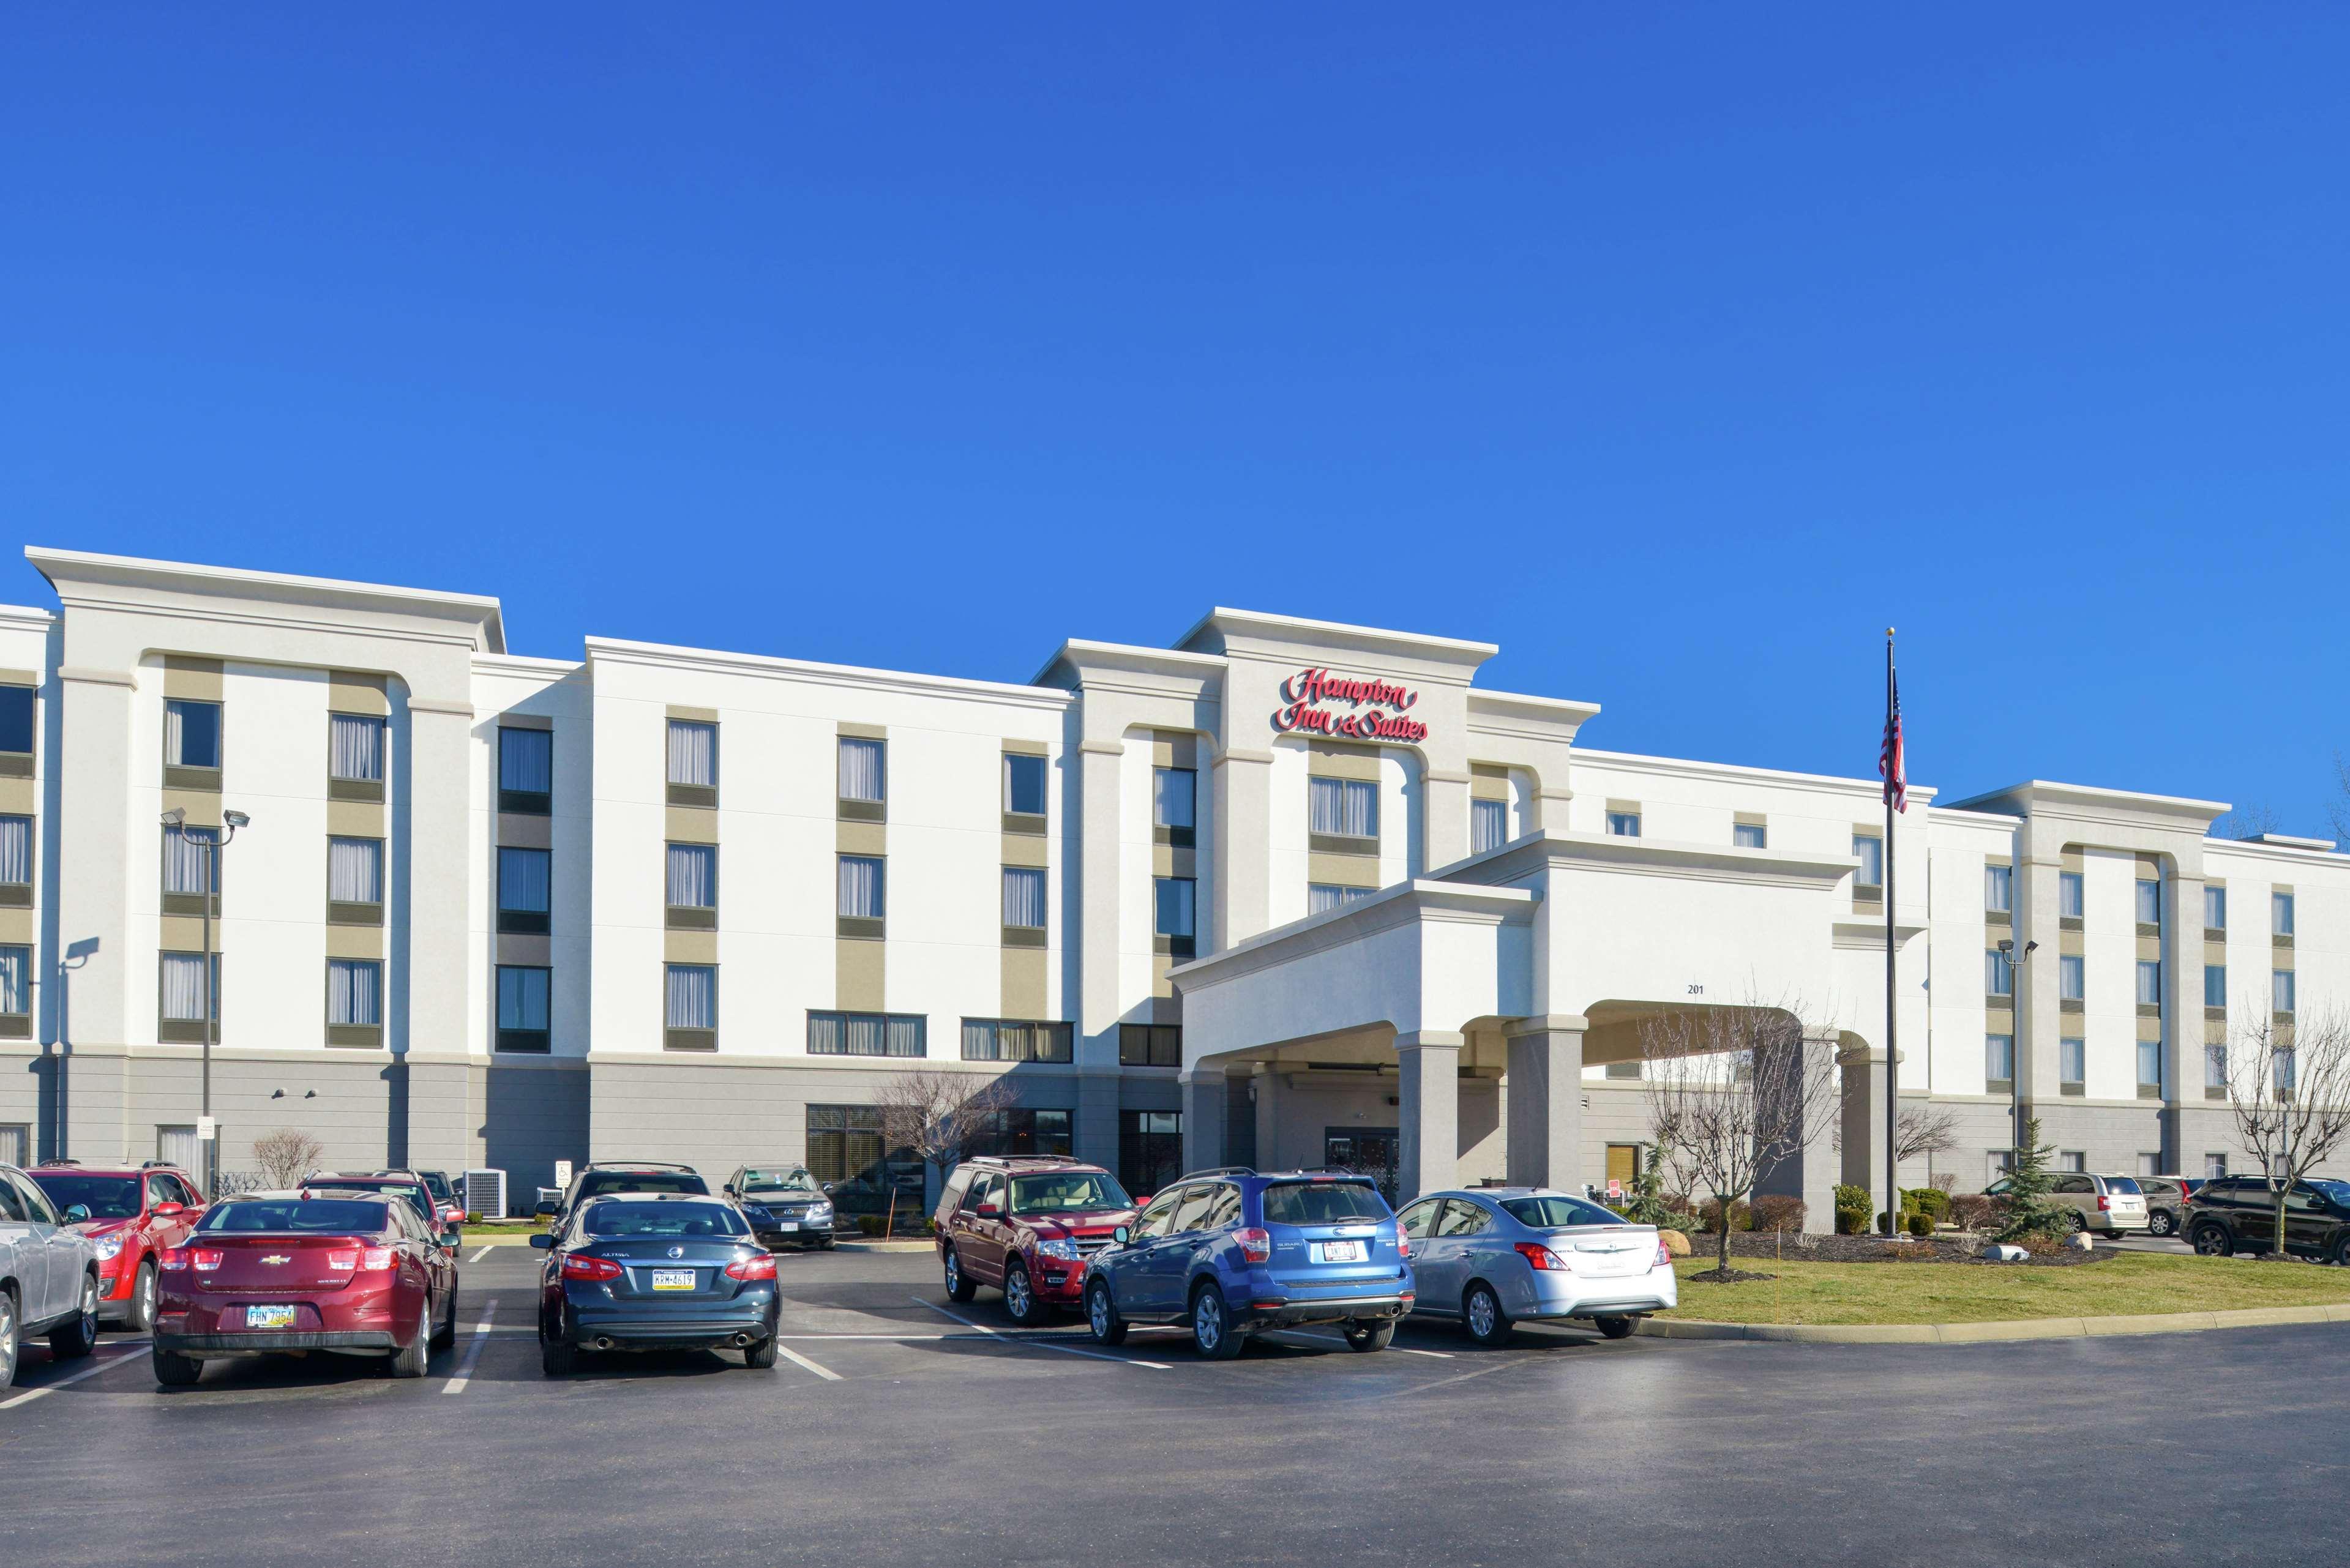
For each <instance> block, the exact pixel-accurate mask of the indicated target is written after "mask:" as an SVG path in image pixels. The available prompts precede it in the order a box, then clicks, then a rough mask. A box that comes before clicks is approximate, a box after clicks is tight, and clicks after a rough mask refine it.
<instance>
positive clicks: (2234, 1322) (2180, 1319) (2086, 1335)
mask: <svg viewBox="0 0 2350 1568" xmlns="http://www.w3.org/2000/svg"><path fill="white" fill-rule="evenodd" d="M2303 1323H2350V1303H2334V1304H2320V1305H2317V1306H2293V1307H2237V1308H2234V1309H2232V1310H2230V1311H2227V1312H2180V1313H2147V1314H2137V1315H2135V1316H2129V1317H2039V1318H2019V1319H2011V1320H2008V1321H2005V1322H1994V1323H1856V1324H1793V1323H1709V1322H1706V1321H1704V1320H1702V1319H1698V1318H1656V1317H1644V1318H1642V1319H1640V1321H1639V1324H1638V1333H1641V1334H1648V1336H1650V1337H1651V1338H1655V1339H1750V1340H1751V1339H1763V1340H1778V1341H1783V1342H1787V1343H1793V1344H1796V1345H1981V1344H1985V1343H1987V1342H1990V1341H1993V1340H2016V1339H2099V1338H2104V1337H2106V1336H2108V1335H2113V1334H2198V1333H2200V1332H2202V1331H2203V1330H2205V1329H2213V1328H2263V1327H2270V1326H2274V1325H2277V1324H2303Z"/></svg>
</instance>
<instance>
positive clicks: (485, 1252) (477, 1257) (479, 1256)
mask: <svg viewBox="0 0 2350 1568" xmlns="http://www.w3.org/2000/svg"><path fill="white" fill-rule="evenodd" d="M494 1251H497V1248H496V1246H495V1245H491V1246H487V1247H484V1248H483V1249H482V1250H481V1251H478V1252H476V1253H474V1254H473V1256H472V1257H470V1258H468V1259H466V1260H465V1262H469V1263H478V1262H481V1261H482V1260H483V1259H484V1258H486V1257H488V1256H489V1255H490V1254H491V1253H492V1252H494Z"/></svg>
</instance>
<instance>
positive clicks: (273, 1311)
mask: <svg viewBox="0 0 2350 1568" xmlns="http://www.w3.org/2000/svg"><path fill="white" fill-rule="evenodd" d="M244 1326H245V1327H247V1328H292V1327H293V1326H294V1309H293V1308H292V1307H290V1306H249V1307H247V1308H245V1309H244Z"/></svg>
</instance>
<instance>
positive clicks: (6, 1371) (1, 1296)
mask: <svg viewBox="0 0 2350 1568" xmlns="http://www.w3.org/2000/svg"><path fill="white" fill-rule="evenodd" d="M15 1382H16V1297H15V1296H12V1295H10V1294H9V1293H7V1292H6V1291H0V1389H5V1388H6V1387H8V1386H10V1385H11V1384H13V1383H15Z"/></svg>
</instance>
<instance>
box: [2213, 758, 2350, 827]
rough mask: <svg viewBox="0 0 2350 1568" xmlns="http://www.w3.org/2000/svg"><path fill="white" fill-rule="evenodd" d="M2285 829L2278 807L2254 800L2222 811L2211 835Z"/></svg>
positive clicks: (2216, 819)
mask: <svg viewBox="0 0 2350 1568" xmlns="http://www.w3.org/2000/svg"><path fill="white" fill-rule="evenodd" d="M2334 766H2335V767H2336V768H2337V769H2338V768H2339V767H2340V766H2341V763H2340V761H2339V760H2338V759H2337V760H2336V762H2335V763H2334ZM2283 831H2284V818H2283V817H2282V816H2281V815H2278V814H2277V808H2276V807H2274V806H2272V805H2262V804H2261V803H2260V802H2258V801H2252V802H2249V803H2247V804H2246V805H2240V806H2236V807H2234V808H2233V809H2232V810H2230V811H2225V812H2222V813H2221V814H2220V815H2219V816H2217V817H2215V818H2214V819H2213V820H2212V823H2211V831H2210V835H2209V836H2210V837H2213V838H2258V837H2259V836H2261V835H2262V834H2263V833H2282V832H2283Z"/></svg>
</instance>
